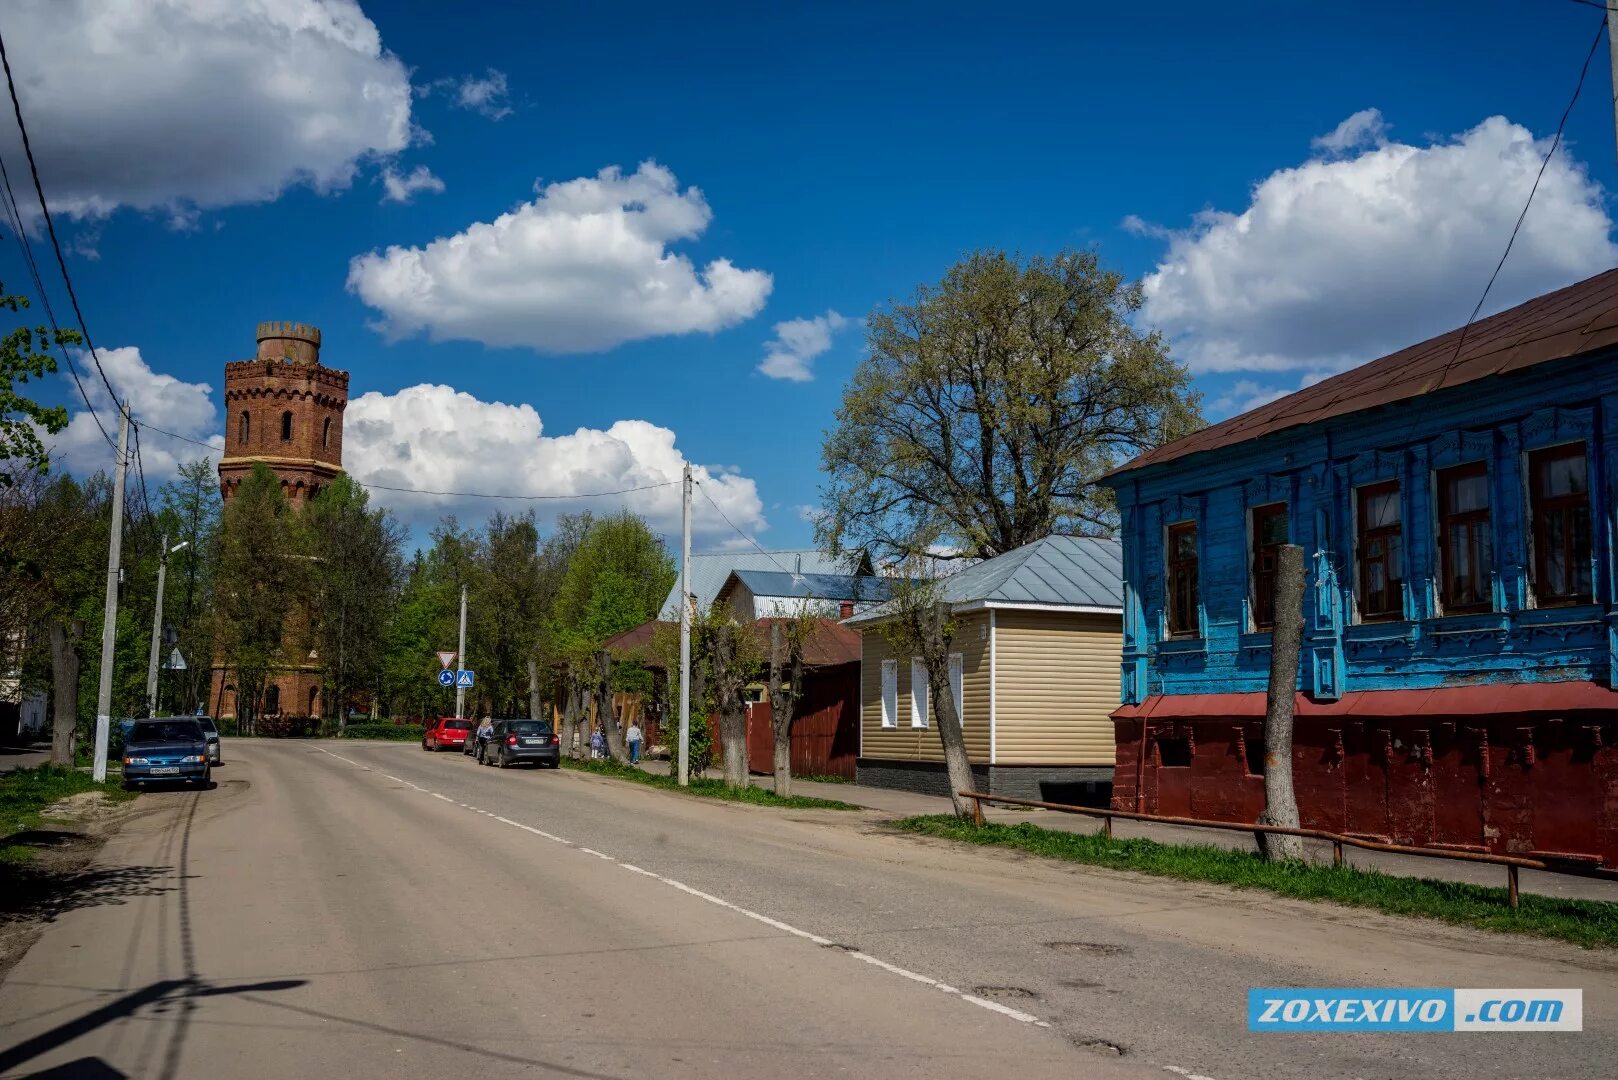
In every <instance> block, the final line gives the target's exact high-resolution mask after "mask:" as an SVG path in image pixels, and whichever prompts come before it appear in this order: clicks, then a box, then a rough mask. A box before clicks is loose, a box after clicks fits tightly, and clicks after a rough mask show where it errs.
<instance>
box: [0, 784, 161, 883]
mask: <svg viewBox="0 0 1618 1080" xmlns="http://www.w3.org/2000/svg"><path fill="white" fill-rule="evenodd" d="M82 791H101V792H102V793H103V794H104V795H106V797H107V798H108V799H111V800H113V801H115V802H123V801H125V800H128V799H133V798H134V797H135V793H134V792H132V791H124V790H123V789H122V788H121V787H120V786H119V785H118V784H115V783H108V784H98V783H96V782H95V781H94V780H92V779H90V774H89V773H82V772H79V771H78V770H77V769H69V768H65V767H63V766H61V765H39V766H36V767H34V768H32V769H13V770H12V771H11V772H8V773H0V863H22V862H27V861H28V859H29V858H31V857H32V855H33V852H34V845H33V844H32V843H31V842H30V834H31V833H34V832H36V831H37V830H38V829H39V827H40V825H41V824H43V819H42V818H41V816H40V811H42V810H44V809H45V808H46V807H47V806H49V805H50V804H51V803H53V802H56V801H58V800H60V799H65V798H67V797H68V796H69V795H77V794H79V793H80V792H82Z"/></svg>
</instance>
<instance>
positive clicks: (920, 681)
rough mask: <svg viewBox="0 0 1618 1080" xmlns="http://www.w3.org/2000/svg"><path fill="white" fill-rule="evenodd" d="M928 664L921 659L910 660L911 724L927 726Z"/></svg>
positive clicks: (917, 726)
mask: <svg viewBox="0 0 1618 1080" xmlns="http://www.w3.org/2000/svg"><path fill="white" fill-rule="evenodd" d="M927 705H928V701H927V665H926V664H924V663H922V662H921V661H920V660H919V659H917V660H912V661H910V726H911V727H913V728H924V727H926V726H927Z"/></svg>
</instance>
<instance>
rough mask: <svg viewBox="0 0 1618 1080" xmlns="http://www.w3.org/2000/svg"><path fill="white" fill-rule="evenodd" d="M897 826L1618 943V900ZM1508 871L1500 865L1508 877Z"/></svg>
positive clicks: (1033, 831) (919, 820)
mask: <svg viewBox="0 0 1618 1080" xmlns="http://www.w3.org/2000/svg"><path fill="white" fill-rule="evenodd" d="M892 825H893V826H894V827H895V828H897V829H901V830H903V831H905V832H910V833H918V834H920V835H922V836H937V837H942V838H944V839H947V840H959V841H962V842H964V843H968V844H983V845H990V846H995V847H1009V848H1016V849H1017V850H1019V851H1026V852H1030V853H1031V854H1034V855H1042V856H1044V857H1046V858H1050V859H1061V860H1064V861H1066V862H1078V863H1085V864H1087V865H1090V866H1102V867H1106V868H1108V869H1112V870H1134V871H1136V872H1137V873H1142V874H1152V875H1155V876H1157V877H1167V878H1178V879H1179V880H1181V881H1209V882H1213V883H1215V884H1219V885H1229V886H1231V887H1232V888H1237V889H1264V890H1266V891H1268V892H1272V893H1275V894H1276V895H1278V896H1285V897H1289V898H1291V899H1294V900H1313V901H1323V902H1328V903H1334V904H1342V905H1344V906H1346V907H1361V908H1370V909H1372V910H1374V911H1381V912H1384V913H1386V914H1389V915H1407V916H1414V917H1417V918H1425V919H1438V920H1440V921H1442V922H1447V923H1454V924H1455V925H1457V926H1469V927H1472V928H1474V929H1479V930H1493V931H1497V932H1502V933H1513V934H1531V935H1534V936H1536V937H1544V938H1553V939H1556V940H1558V941H1567V942H1572V943H1573V944H1575V945H1582V946H1585V947H1586V948H1593V949H1612V948H1618V904H1613V903H1606V902H1603V901H1599V900H1561V899H1557V898H1554V897H1548V896H1540V895H1538V894H1536V893H1528V892H1524V893H1522V894H1521V903H1520V905H1519V907H1518V908H1517V910H1516V911H1513V910H1511V908H1510V907H1508V906H1507V902H1506V890H1505V889H1504V888H1503V887H1502V888H1498V889H1496V888H1489V887H1487V886H1483V885H1468V884H1462V883H1460V882H1452V881H1433V880H1429V879H1427V878H1406V877H1393V876H1391V875H1388V874H1383V873H1379V872H1377V871H1373V870H1360V869H1355V868H1352V867H1347V866H1345V867H1341V868H1338V867H1332V866H1318V865H1315V864H1312V863H1267V862H1265V861H1264V860H1262V859H1260V858H1259V857H1258V856H1257V855H1254V854H1251V853H1249V852H1245V851H1227V850H1225V849H1223V848H1215V847H1207V846H1204V845H1184V844H1160V843H1158V842H1156V841H1155V840H1140V839H1114V840H1108V839H1107V838H1106V837H1105V836H1103V835H1101V834H1100V833H1068V832H1056V831H1054V830H1051V829H1042V828H1040V827H1039V826H1037V825H1033V824H1031V823H1029V822H1019V823H1018V824H1016V825H995V824H988V825H983V826H981V827H978V826H974V825H973V824H972V823H971V822H970V821H962V820H960V819H959V818H955V817H950V816H948V815H937V816H926V817H911V818H903V819H901V820H899V821H895V822H893V823H892ZM1504 875H1505V871H1504V870H1503V869H1502V870H1501V876H1502V877H1504Z"/></svg>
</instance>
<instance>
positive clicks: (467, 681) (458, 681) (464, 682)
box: [455, 668, 472, 690]
mask: <svg viewBox="0 0 1618 1080" xmlns="http://www.w3.org/2000/svg"><path fill="white" fill-rule="evenodd" d="M471 687H472V671H471V670H470V669H469V668H462V669H461V670H460V671H457V672H456V673H455V688H456V689H457V690H469V689H471Z"/></svg>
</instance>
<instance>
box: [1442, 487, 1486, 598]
mask: <svg viewBox="0 0 1618 1080" xmlns="http://www.w3.org/2000/svg"><path fill="white" fill-rule="evenodd" d="M1438 562H1439V576H1438V584H1439V598H1440V599H1441V600H1442V601H1443V602H1444V614H1446V615H1465V614H1470V613H1475V612H1482V611H1491V610H1493V608H1494V593H1493V586H1492V582H1493V579H1494V537H1493V525H1492V523H1491V519H1490V513H1489V466H1488V464H1487V463H1486V462H1482V461H1475V462H1472V463H1471V464H1469V465H1457V466H1455V468H1453V469H1444V470H1442V471H1441V472H1439V474H1438Z"/></svg>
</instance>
